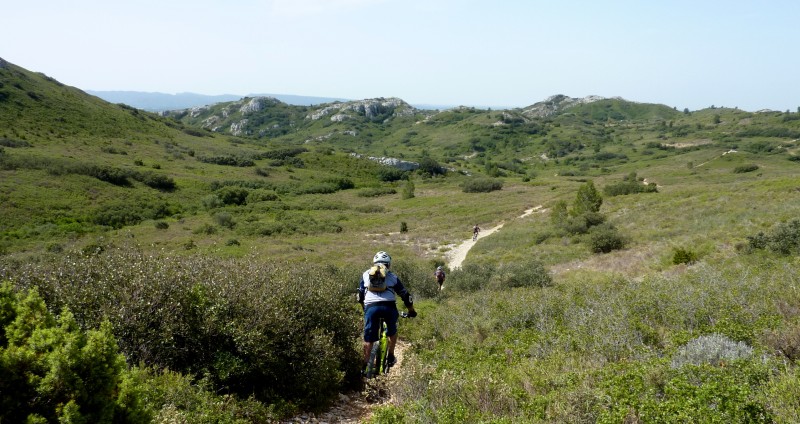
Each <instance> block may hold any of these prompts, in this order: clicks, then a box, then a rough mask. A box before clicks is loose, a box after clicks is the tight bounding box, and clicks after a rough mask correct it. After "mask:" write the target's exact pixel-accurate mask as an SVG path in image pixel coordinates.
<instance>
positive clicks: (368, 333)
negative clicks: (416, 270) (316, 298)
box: [358, 251, 417, 366]
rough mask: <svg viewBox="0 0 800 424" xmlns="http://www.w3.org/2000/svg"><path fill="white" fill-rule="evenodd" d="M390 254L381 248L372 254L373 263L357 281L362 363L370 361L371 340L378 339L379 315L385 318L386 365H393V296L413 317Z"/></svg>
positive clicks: (411, 302) (396, 315)
mask: <svg viewBox="0 0 800 424" xmlns="http://www.w3.org/2000/svg"><path fill="white" fill-rule="evenodd" d="M391 265H392V257H391V256H389V254H388V253H386V252H384V251H380V252H378V253H376V254H375V256H374V257H373V258H372V267H371V268H370V269H368V270H366V271H365V272H364V274H363V275H362V276H361V281H360V283H359V285H358V303H360V304H361V305H362V306H363V307H364V363H365V364H366V363H367V362H368V361H369V353H370V351H371V350H372V344H373V343H375V342H376V341H378V337H379V334H380V329H379V328H378V322H379V319H380V318H381V317H382V318H383V319H384V320H385V321H386V325H387V335H388V336H389V349H388V350H389V355H388V364H389V366H392V365H394V363H395V362H396V359H395V357H394V346H395V344H396V343H397V319H398V318H399V316H400V313H399V312H398V311H397V304H396V299H397V298H396V296H400V298H401V299H403V304H405V306H406V308H407V309H408V316H409V317H412V318H413V317H415V316H417V312H416V311H415V310H414V299H413V297H412V296H411V293H409V292H408V290H406V288H405V287H404V286H403V283H402V282H400V278H398V277H397V275H396V274H395V273H393V272H392V271H391Z"/></svg>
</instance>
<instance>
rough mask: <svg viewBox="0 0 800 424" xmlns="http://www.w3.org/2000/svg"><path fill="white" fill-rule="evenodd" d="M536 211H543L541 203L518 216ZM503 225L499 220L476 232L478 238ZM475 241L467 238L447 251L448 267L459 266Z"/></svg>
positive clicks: (524, 215)
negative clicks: (497, 222) (493, 224)
mask: <svg viewBox="0 0 800 424" xmlns="http://www.w3.org/2000/svg"><path fill="white" fill-rule="evenodd" d="M536 211H539V212H544V209H542V206H541V205H539V206H536V207H534V208H530V209H528V210H526V211H525V213H523V214H522V215H520V216H519V218H525V217H526V216H528V215H530V214H532V213H534V212H536ZM503 225H505V222H501V223H500V224H498V225H497V226H495V227H492V228H489V229H488V230H481V232H480V233H478V240H480V239H482V238H484V237H487V236H489V235H491V234H493V233H494V232H495V231H498V230H500V229H501V228H503ZM475 243H477V241H472V238H469V239H467V240H465V241H464V242H462V243H461V244H459V245H458V246H456V247H455V248H454V249H453V250H451V251H449V252H447V254H446V255H445V257H446V258H447V266H448V268H450V269H456V268H461V264H462V263H464V260H465V259H466V258H467V253H469V249H472V246H474V245H475Z"/></svg>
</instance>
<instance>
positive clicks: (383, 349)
mask: <svg viewBox="0 0 800 424" xmlns="http://www.w3.org/2000/svg"><path fill="white" fill-rule="evenodd" d="M400 317H401V318H408V314H407V313H405V312H401V313H400ZM378 326H379V328H380V337H379V338H378V341H377V342H375V343H373V344H372V350H371V351H370V352H369V362H367V369H366V371H365V374H364V375H365V376H366V377H367V378H374V377H377V376H378V375H380V374H386V373H388V372H389V368H391V365H389V335H388V334H387V330H388V327H387V326H386V320H384V319H383V318H380V321H379V322H378Z"/></svg>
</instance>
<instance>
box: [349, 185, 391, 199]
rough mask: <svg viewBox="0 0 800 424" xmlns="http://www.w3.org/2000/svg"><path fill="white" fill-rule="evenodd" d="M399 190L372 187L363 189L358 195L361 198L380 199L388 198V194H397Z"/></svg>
mask: <svg viewBox="0 0 800 424" xmlns="http://www.w3.org/2000/svg"><path fill="white" fill-rule="evenodd" d="M396 193H397V190H395V189H393V188H391V187H370V188H365V189H361V190H359V191H358V193H356V194H357V195H358V196H359V197H378V196H386V195H388V194H396Z"/></svg>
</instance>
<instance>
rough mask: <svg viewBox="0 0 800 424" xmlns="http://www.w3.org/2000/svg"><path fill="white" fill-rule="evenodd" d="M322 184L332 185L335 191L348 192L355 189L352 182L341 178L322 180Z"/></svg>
mask: <svg viewBox="0 0 800 424" xmlns="http://www.w3.org/2000/svg"><path fill="white" fill-rule="evenodd" d="M324 182H325V183H328V184H333V186H335V187H336V189H337V190H349V189H351V188H355V186H356V185H355V184H354V183H353V180H351V179H349V178H343V177H339V178H328V179H326V180H324Z"/></svg>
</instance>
